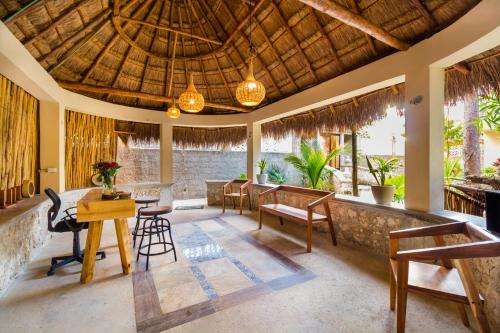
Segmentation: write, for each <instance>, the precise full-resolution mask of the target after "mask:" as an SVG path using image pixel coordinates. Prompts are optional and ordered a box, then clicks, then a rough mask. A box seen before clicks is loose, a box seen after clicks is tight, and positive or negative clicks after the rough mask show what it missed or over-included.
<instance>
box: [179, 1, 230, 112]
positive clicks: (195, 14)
mask: <svg viewBox="0 0 500 333" xmlns="http://www.w3.org/2000/svg"><path fill="white" fill-rule="evenodd" d="M188 2H189V5H190V7H191V10H192V11H193V15H194V17H195V18H196V21H197V22H198V25H199V26H200V27H201V32H202V34H203V35H204V36H205V37H206V36H207V33H206V31H205V28H204V26H203V25H202V24H201V22H200V18H199V17H198V14H197V13H196V9H195V8H194V6H193V2H192V1H191V0H188ZM208 48H209V49H210V50H212V45H210V44H208ZM212 58H213V59H214V60H215V63H216V65H217V69H218V71H219V73H220V77H221V78H222V81H223V82H224V85H225V86H226V90H227V93H228V94H229V97H230V98H231V101H233V103H235V102H236V101H235V99H234V96H233V93H232V91H231V88H229V84H228V82H227V79H226V77H225V76H224V73H223V72H222V69H221V67H220V64H219V59H217V56H216V55H215V54H213V55H212Z"/></svg>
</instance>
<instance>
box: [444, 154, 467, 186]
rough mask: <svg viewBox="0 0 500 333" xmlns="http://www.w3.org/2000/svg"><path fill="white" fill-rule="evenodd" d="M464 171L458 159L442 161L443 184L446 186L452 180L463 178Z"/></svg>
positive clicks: (446, 158)
mask: <svg viewBox="0 0 500 333" xmlns="http://www.w3.org/2000/svg"><path fill="white" fill-rule="evenodd" d="M463 174H464V170H463V168H462V165H461V163H460V159H459V158H448V157H445V159H444V182H445V183H446V184H451V183H452V182H453V181H454V180H458V179H460V177H463Z"/></svg>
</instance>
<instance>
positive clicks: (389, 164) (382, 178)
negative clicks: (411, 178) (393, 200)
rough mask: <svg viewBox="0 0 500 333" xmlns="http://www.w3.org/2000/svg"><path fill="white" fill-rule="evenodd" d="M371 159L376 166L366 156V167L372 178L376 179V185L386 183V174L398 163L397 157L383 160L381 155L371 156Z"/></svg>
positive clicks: (394, 168)
mask: <svg viewBox="0 0 500 333" xmlns="http://www.w3.org/2000/svg"><path fill="white" fill-rule="evenodd" d="M372 160H373V161H374V162H375V164H376V165H377V167H376V168H375V167H373V165H372V162H371V161H370V158H369V157H368V156H366V164H368V169H369V171H370V173H371V174H372V176H373V178H375V180H376V181H377V184H378V185H381V186H384V185H386V179H387V176H388V175H389V174H390V173H391V172H392V171H394V170H396V168H397V167H398V165H399V159H398V158H395V157H393V158H390V159H388V160H384V159H383V158H382V157H378V156H373V157H372Z"/></svg>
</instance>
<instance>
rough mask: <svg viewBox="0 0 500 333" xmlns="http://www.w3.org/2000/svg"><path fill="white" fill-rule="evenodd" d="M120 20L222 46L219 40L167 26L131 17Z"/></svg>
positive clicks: (121, 17)
mask: <svg viewBox="0 0 500 333" xmlns="http://www.w3.org/2000/svg"><path fill="white" fill-rule="evenodd" d="M118 18H119V19H120V20H122V21H127V22H131V23H136V24H140V25H145V26H147V27H150V28H155V29H159V30H165V31H170V32H174V33H177V34H179V35H184V36H187V37H191V38H194V39H199V40H202V41H204V42H207V43H212V44H216V45H222V42H220V41H218V40H215V39H210V38H206V37H203V36H198V35H195V34H190V33H189V32H184V31H182V30H179V29H174V28H171V27H168V26H166V25H160V24H152V23H148V22H145V21H140V20H136V19H133V18H129V17H123V16H119V17H118Z"/></svg>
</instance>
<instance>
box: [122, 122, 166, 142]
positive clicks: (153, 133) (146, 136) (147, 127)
mask: <svg viewBox="0 0 500 333" xmlns="http://www.w3.org/2000/svg"><path fill="white" fill-rule="evenodd" d="M115 132H116V134H117V135H118V137H120V139H122V141H123V142H124V143H125V144H127V143H128V140H129V139H132V140H133V141H135V142H138V143H151V142H155V141H159V140H160V125H159V124H149V123H138V122H134V121H123V120H115Z"/></svg>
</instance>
